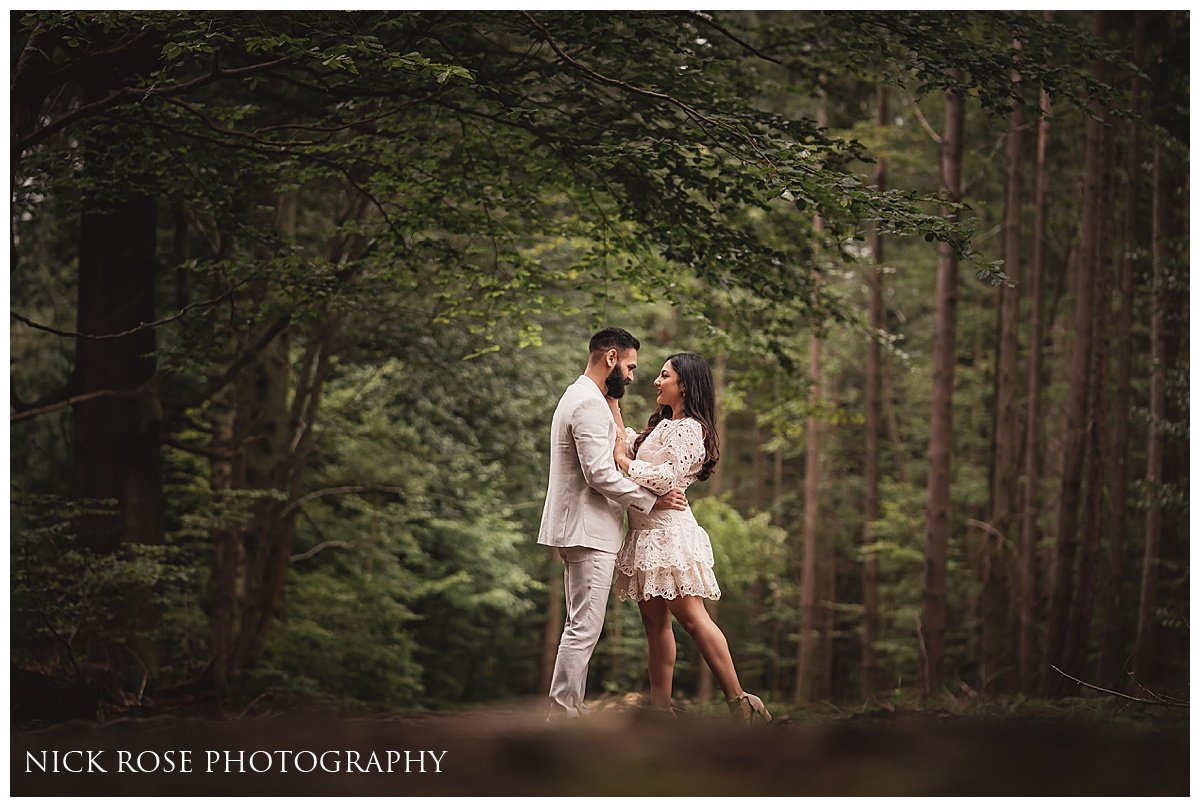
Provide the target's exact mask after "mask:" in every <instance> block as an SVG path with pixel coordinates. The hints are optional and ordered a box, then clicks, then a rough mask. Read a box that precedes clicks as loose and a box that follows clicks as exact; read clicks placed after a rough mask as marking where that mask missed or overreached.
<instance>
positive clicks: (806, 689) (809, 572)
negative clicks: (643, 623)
mask: <svg viewBox="0 0 1200 807" xmlns="http://www.w3.org/2000/svg"><path fill="white" fill-rule="evenodd" d="M824 83H825V77H824V76H821V85H822V89H821V90H819V94H820V97H821V101H820V105H819V106H818V107H817V126H818V127H819V128H821V129H824V128H826V127H827V126H828V125H829V122H828V118H827V115H828V111H827V109H826V105H825V103H826V102H825V90H824V89H823V87H824ZM813 229H814V230H815V231H816V232H817V233H818V234H819V233H821V232H822V231H824V229H825V223H824V222H823V221H822V220H821V217H820V216H819V215H814V216H813ZM808 377H809V383H810V387H809V390H810V403H811V405H812V406H813V410H814V411H815V408H816V404H817V403H818V402H819V401H820V400H821V339H820V337H819V336H817V333H816V330H815V329H814V330H813V332H812V334H811V335H810V336H809V339H808ZM805 438H806V440H805V447H804V554H803V557H802V560H801V569H800V646H799V648H797V653H796V687H795V694H794V695H793V699H794V700H795V701H796V702H797V703H805V702H807V701H809V700H811V699H812V695H813V687H814V684H815V680H814V679H815V677H816V672H817V669H816V662H817V653H818V649H819V646H820V641H819V640H820V637H819V636H818V635H817V603H818V602H820V591H819V587H820V585H821V582H820V580H819V577H818V572H819V570H820V568H821V555H820V552H821V550H820V542H819V541H818V537H817V524H818V521H819V519H820V502H819V501H818V497H819V496H820V484H821V423H820V420H818V418H817V417H816V415H812V414H810V415H809V416H808V422H807V424H806V427H805Z"/></svg>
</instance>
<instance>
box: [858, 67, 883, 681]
mask: <svg viewBox="0 0 1200 807" xmlns="http://www.w3.org/2000/svg"><path fill="white" fill-rule="evenodd" d="M887 102H888V97H887V88H886V87H884V86H883V85H880V86H879V87H878V88H877V89H876V113H875V123H876V125H877V126H878V127H879V128H880V129H883V128H884V127H886V126H887V124H888V112H887V109H888V103H887ZM886 186H887V163H886V162H885V161H884V159H883V158H882V157H880V158H878V159H877V161H876V163H875V187H876V188H878V189H879V190H884V188H885V187H886ZM871 258H872V262H873V264H874V265H873V266H871V267H870V268H868V269H867V288H868V291H869V293H870V311H871V336H870V338H869V339H868V340H867V373H866V375H867V377H866V398H867V400H866V405H867V411H866V421H867V422H866V430H867V435H866V456H865V457H864V460H863V465H864V467H863V488H864V491H863V492H864V497H863V498H864V501H863V537H862V544H863V563H862V601H863V622H862V647H861V662H860V667H859V692H860V694H861V695H862V697H863V698H864V699H869V698H873V697H874V696H875V646H874V645H875V637H876V635H877V634H878V632H879V592H878V587H879V582H878V580H879V563H878V560H877V559H876V557H875V553H874V551H873V545H874V543H875V534H874V529H875V522H876V521H878V520H879V434H880V431H881V428H880V420H881V415H882V405H881V401H880V398H881V387H882V379H881V375H882V373H881V368H880V365H881V364H882V360H883V355H882V353H883V349H882V346H881V345H880V344H879V340H880V338H881V337H882V334H883V332H884V329H885V328H886V327H887V323H886V322H885V320H884V313H883V234H882V233H881V232H880V231H879V228H878V227H877V226H872V227H871Z"/></svg>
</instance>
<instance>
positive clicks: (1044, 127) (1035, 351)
mask: <svg viewBox="0 0 1200 807" xmlns="http://www.w3.org/2000/svg"><path fill="white" fill-rule="evenodd" d="M1045 13H1046V16H1047V18H1048V17H1049V16H1050V14H1051V13H1052V12H1049V11H1047V12H1045ZM1040 96H1041V98H1040V112H1041V115H1040V116H1039V117H1038V127H1037V158H1036V162H1035V168H1034V176H1035V178H1034V192H1033V245H1032V257H1031V260H1030V277H1029V287H1030V305H1029V314H1028V317H1029V359H1028V361H1029V363H1028V372H1027V374H1026V389H1027V390H1028V402H1027V404H1026V412H1025V451H1024V485H1023V487H1022V503H1021V546H1020V562H1019V569H1018V573H1017V618H1018V622H1019V625H1018V636H1017V667H1018V672H1019V678H1020V685H1021V691H1022V692H1024V693H1032V692H1033V691H1034V690H1035V688H1036V686H1037V673H1036V664H1037V662H1036V658H1037V650H1036V648H1035V646H1034V636H1033V627H1034V619H1035V616H1036V612H1037V601H1038V596H1037V591H1038V587H1037V582H1038V578H1037V563H1036V560H1037V514H1038V509H1039V506H1040V503H1039V500H1038V482H1039V478H1040V477H1039V469H1040V463H1039V459H1040V454H1041V451H1040V447H1041V440H1040V439H1039V438H1040V431H1041V430H1040V428H1039V424H1040V422H1041V414H1042V408H1041V399H1042V344H1043V342H1044V338H1043V328H1042V311H1043V308H1044V305H1043V296H1044V293H1045V288H1044V286H1045V280H1044V278H1045V265H1046V217H1047V210H1046V187H1047V170H1046V156H1047V150H1048V148H1049V142H1050V108H1051V107H1050V94H1049V93H1048V92H1046V91H1045V90H1042V91H1041V93H1040Z"/></svg>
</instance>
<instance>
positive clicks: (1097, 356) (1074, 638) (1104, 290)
mask: <svg viewBox="0 0 1200 807" xmlns="http://www.w3.org/2000/svg"><path fill="white" fill-rule="evenodd" d="M1113 132H1114V128H1113V126H1111V125H1110V126H1108V127H1106V128H1105V130H1104V143H1103V153H1102V156H1101V160H1100V165H1101V170H1102V172H1103V173H1102V174H1101V178H1100V186H1101V189H1102V195H1101V199H1100V209H1099V211H1098V213H1099V216H1100V220H1099V223H1098V226H1097V237H1096V248H1097V254H1096V269H1095V272H1096V279H1095V284H1096V290H1095V306H1094V307H1095V312H1094V318H1093V323H1092V355H1091V362H1092V367H1091V370H1090V371H1089V375H1090V376H1091V382H1090V385H1091V389H1090V392H1089V394H1090V398H1091V400H1090V402H1089V405H1088V409H1089V411H1090V415H1089V417H1088V421H1087V445H1088V447H1089V448H1088V453H1089V455H1090V459H1089V461H1088V468H1087V484H1086V490H1087V495H1086V500H1085V502H1084V519H1085V522H1084V529H1083V533H1082V540H1081V541H1080V552H1079V576H1078V582H1077V583H1076V586H1075V595H1074V596H1073V597H1072V598H1071V612H1070V622H1069V624H1068V627H1067V646H1066V651H1065V653H1064V662H1065V664H1066V666H1065V667H1063V669H1064V670H1066V669H1070V670H1080V671H1082V670H1083V669H1084V667H1085V666H1086V664H1087V656H1088V645H1089V642H1090V639H1091V633H1092V620H1093V616H1094V612H1095V597H1096V566H1097V561H1098V559H1099V555H1100V535H1101V533H1102V532H1103V531H1104V490H1105V481H1106V480H1105V473H1104V472H1105V470H1106V468H1105V466H1106V464H1107V457H1108V452H1107V448H1108V443H1107V440H1106V433H1105V430H1106V428H1107V423H1106V421H1107V418H1106V415H1105V408H1106V407H1105V405H1104V404H1105V397H1106V393H1107V392H1108V325H1109V318H1110V317H1111V312H1112V300H1111V295H1112V283H1111V277H1112V268H1113V267H1112V231H1113V195H1114V194H1113V191H1114V188H1113V178H1114V177H1113V174H1114V167H1115V159H1114V158H1115V152H1116V142H1115V138H1114V135H1113Z"/></svg>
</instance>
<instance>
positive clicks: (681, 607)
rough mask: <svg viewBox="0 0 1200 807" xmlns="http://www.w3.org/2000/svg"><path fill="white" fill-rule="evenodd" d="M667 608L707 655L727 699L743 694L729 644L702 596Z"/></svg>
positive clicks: (684, 598)
mask: <svg viewBox="0 0 1200 807" xmlns="http://www.w3.org/2000/svg"><path fill="white" fill-rule="evenodd" d="M667 607H668V608H669V609H670V611H671V613H672V614H674V615H675V618H676V619H678V620H679V624H680V625H682V626H683V629H684V630H686V631H687V632H688V633H689V634H690V635H691V637H692V638H693V639H694V640H695V641H696V646H697V647H699V648H700V655H702V656H704V661H705V662H706V663H707V664H708V668H709V669H710V670H712V672H713V676H714V677H715V678H716V679H717V681H718V682H719V683H720V684H721V689H722V690H724V692H725V697H726V698H727V699H728V698H736V697H737V696H738V695H741V694H742V685H741V683H740V682H739V681H738V677H737V670H736V669H734V666H733V657H732V656H730V655H729V643H728V642H727V641H725V634H724V633H722V632H721V629H720V628H719V627H717V623H716V622H713V621H712V617H710V616H709V615H708V611H706V610H704V600H703V599H702V598H700V597H680V598H678V599H675V600H669V601H668V602H667ZM643 614H644V612H643Z"/></svg>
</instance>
